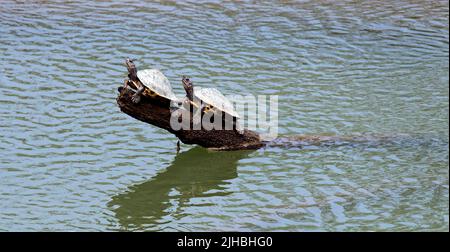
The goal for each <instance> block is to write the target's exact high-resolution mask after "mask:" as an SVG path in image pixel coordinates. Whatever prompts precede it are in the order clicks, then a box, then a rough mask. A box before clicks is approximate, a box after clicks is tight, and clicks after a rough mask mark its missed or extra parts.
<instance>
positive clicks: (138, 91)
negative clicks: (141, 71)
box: [131, 86, 145, 103]
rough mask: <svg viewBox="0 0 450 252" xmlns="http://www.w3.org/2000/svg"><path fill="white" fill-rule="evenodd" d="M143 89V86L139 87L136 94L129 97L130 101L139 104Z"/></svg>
mask: <svg viewBox="0 0 450 252" xmlns="http://www.w3.org/2000/svg"><path fill="white" fill-rule="evenodd" d="M144 89H145V88H144V87H143V86H140V87H139V88H138V90H137V91H136V93H134V95H133V96H132V97H131V101H133V102H134V103H139V102H140V101H141V94H142V92H144Z"/></svg>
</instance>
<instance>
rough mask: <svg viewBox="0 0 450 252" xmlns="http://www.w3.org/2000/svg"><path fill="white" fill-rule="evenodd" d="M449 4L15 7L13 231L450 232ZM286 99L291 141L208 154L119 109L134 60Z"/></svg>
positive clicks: (10, 16) (4, 38) (2, 92)
mask: <svg viewBox="0 0 450 252" xmlns="http://www.w3.org/2000/svg"><path fill="white" fill-rule="evenodd" d="M448 10H449V4H448V1H353V2H347V1H310V2H309V1H301V2H288V1H282V2H275V1H273V2H272V1H271V3H262V2H247V1H245V2H234V1H233V2H226V3H219V2H202V1H200V2H199V1H195V2H185V1H183V2H181V1H180V2H172V1H161V2H159V3H151V2H146V1H130V2H124V1H102V2H91V1H67V2H64V1H25V2H22V1H8V0H7V1H1V4H0V59H1V64H0V140H1V142H0V230H11V231H24V230H29V231H45V230H50V231H69V230H76V231H86V230H92V231H95V230H101V231H104V230H163V231H175V230H181V231H213V230H216V231H230V230H241V231H284V230H287V231H365V230H380V231H383V230H395V231H400V230H408V231H419V230H427V231H428V230H438V231H445V230H447V231H448V229H449V170H448V168H449V151H448V148H449V145H448V137H449V134H448V132H449V109H448V105H449V90H448V88H449V83H448V82H449V59H448V56H449V27H448ZM127 56H130V57H132V58H135V59H136V60H137V61H136V63H137V65H138V67H141V68H150V67H157V68H160V69H161V70H162V71H163V72H164V73H165V74H166V75H167V76H168V78H169V79H170V81H171V83H172V85H173V86H174V89H175V92H176V93H178V94H183V89H182V86H181V84H180V76H181V75H183V74H188V75H190V76H191V77H192V78H193V80H194V82H195V83H196V84H198V85H202V86H205V87H218V88H219V89H220V90H221V91H222V92H223V93H226V94H234V93H238V94H247V93H248V94H255V95H259V94H266V95H279V119H280V120H279V131H280V132H279V133H280V135H281V136H295V135H299V134H313V135H329V136H349V135H354V134H359V135H366V134H367V135H374V136H376V135H383V136H387V137H388V138H389V137H390V136H392V137H398V136H402V137H401V139H402V140H401V141H393V142H392V141H387V142H385V141H374V142H370V143H364V144H361V143H358V144H347V145H336V146H333V145H330V146H303V148H284V147H270V148H265V149H260V150H257V151H237V152H208V151H207V150H205V149H202V148H200V147H193V146H188V145H182V150H181V153H180V154H178V155H177V154H176V151H175V149H176V148H175V144H176V140H177V139H176V138H175V137H174V136H173V135H171V134H168V133H166V132H165V131H163V130H160V129H158V128H156V127H153V126H151V125H147V124H145V123H142V122H139V121H137V120H135V119H133V118H131V117H129V116H127V115H125V114H123V113H121V112H120V110H119V109H118V106H117V105H116V102H115V98H116V96H117V87H118V86H120V85H121V84H122V82H123V80H124V78H125V77H126V68H125V67H124V65H123V61H124V58H125V57H127Z"/></svg>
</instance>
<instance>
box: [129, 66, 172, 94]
mask: <svg viewBox="0 0 450 252" xmlns="http://www.w3.org/2000/svg"><path fill="white" fill-rule="evenodd" d="M137 77H138V78H139V80H140V81H141V83H142V84H143V85H144V86H146V87H147V88H148V89H150V90H151V91H153V92H155V93H156V94H157V95H159V96H162V97H164V98H166V99H169V100H177V97H176V96H175V93H174V92H173V90H172V86H171V85H170V82H169V80H168V79H167V77H166V76H165V75H164V74H163V73H161V71H159V70H158V69H145V70H140V71H138V72H137Z"/></svg>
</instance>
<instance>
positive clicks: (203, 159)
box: [108, 147, 251, 231]
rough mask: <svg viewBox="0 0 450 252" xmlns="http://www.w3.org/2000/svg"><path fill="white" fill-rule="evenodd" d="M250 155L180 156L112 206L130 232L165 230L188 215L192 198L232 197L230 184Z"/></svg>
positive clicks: (195, 152) (199, 152) (195, 151)
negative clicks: (165, 226)
mask: <svg viewBox="0 0 450 252" xmlns="http://www.w3.org/2000/svg"><path fill="white" fill-rule="evenodd" d="M249 153H251V151H235V152H211V151H208V150H206V149H204V148H201V147H196V148H192V149H190V150H188V151H185V152H182V153H180V154H179V155H177V156H176V157H175V160H174V161H173V162H172V164H171V165H170V166H169V167H167V168H166V170H163V171H161V172H160V173H159V174H158V175H156V176H155V177H153V178H152V179H151V180H149V181H147V182H144V183H142V184H139V185H133V186H131V187H130V188H128V190H127V192H125V193H122V194H119V195H116V196H114V197H113V199H112V200H111V202H109V203H108V206H109V207H111V208H112V209H114V210H113V211H114V213H115V217H116V218H117V219H118V220H119V222H120V225H121V226H122V227H123V228H124V229H126V230H142V229H145V230H152V229H156V230H160V229H161V230H164V224H165V223H170V222H171V221H173V220H176V219H179V218H180V217H182V216H183V215H185V214H184V212H183V210H184V208H185V207H187V206H190V205H192V202H191V201H190V200H191V199H192V198H202V197H205V198H206V197H213V196H226V195H228V194H230V193H232V192H231V191H229V190H228V187H227V185H228V184H229V182H228V181H229V180H232V179H234V178H236V177H237V176H238V174H237V170H236V167H237V162H238V161H239V160H240V159H242V158H245V157H246V156H248V154H249ZM203 205H204V206H205V207H206V206H208V205H211V204H208V203H206V204H203ZM179 228H180V230H183V229H182V227H179ZM184 231H186V230H184Z"/></svg>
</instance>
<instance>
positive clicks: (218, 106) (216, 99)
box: [181, 76, 239, 118]
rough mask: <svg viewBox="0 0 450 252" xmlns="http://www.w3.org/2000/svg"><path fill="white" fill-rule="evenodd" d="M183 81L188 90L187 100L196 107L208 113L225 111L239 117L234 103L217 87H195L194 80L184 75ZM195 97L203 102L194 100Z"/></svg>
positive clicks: (185, 88)
mask: <svg viewBox="0 0 450 252" xmlns="http://www.w3.org/2000/svg"><path fill="white" fill-rule="evenodd" d="M181 82H182V83H183V87H184V90H185V91H186V98H187V99H186V100H188V101H190V103H191V104H192V105H193V106H194V107H196V108H201V109H202V111H203V113H208V112H210V111H213V112H215V111H217V110H219V111H221V112H225V113H227V114H229V115H231V116H232V117H235V118H239V114H238V113H237V112H236V111H235V110H234V109H233V104H231V102H230V101H229V100H228V99H227V98H226V97H225V96H224V95H223V94H222V93H221V92H220V91H219V90H217V89H215V88H201V87H195V89H194V84H193V83H192V81H191V80H190V79H189V78H188V77H186V76H183V78H182V80H181ZM194 97H195V98H197V99H199V100H200V101H201V102H202V103H203V105H202V104H198V102H194Z"/></svg>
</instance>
